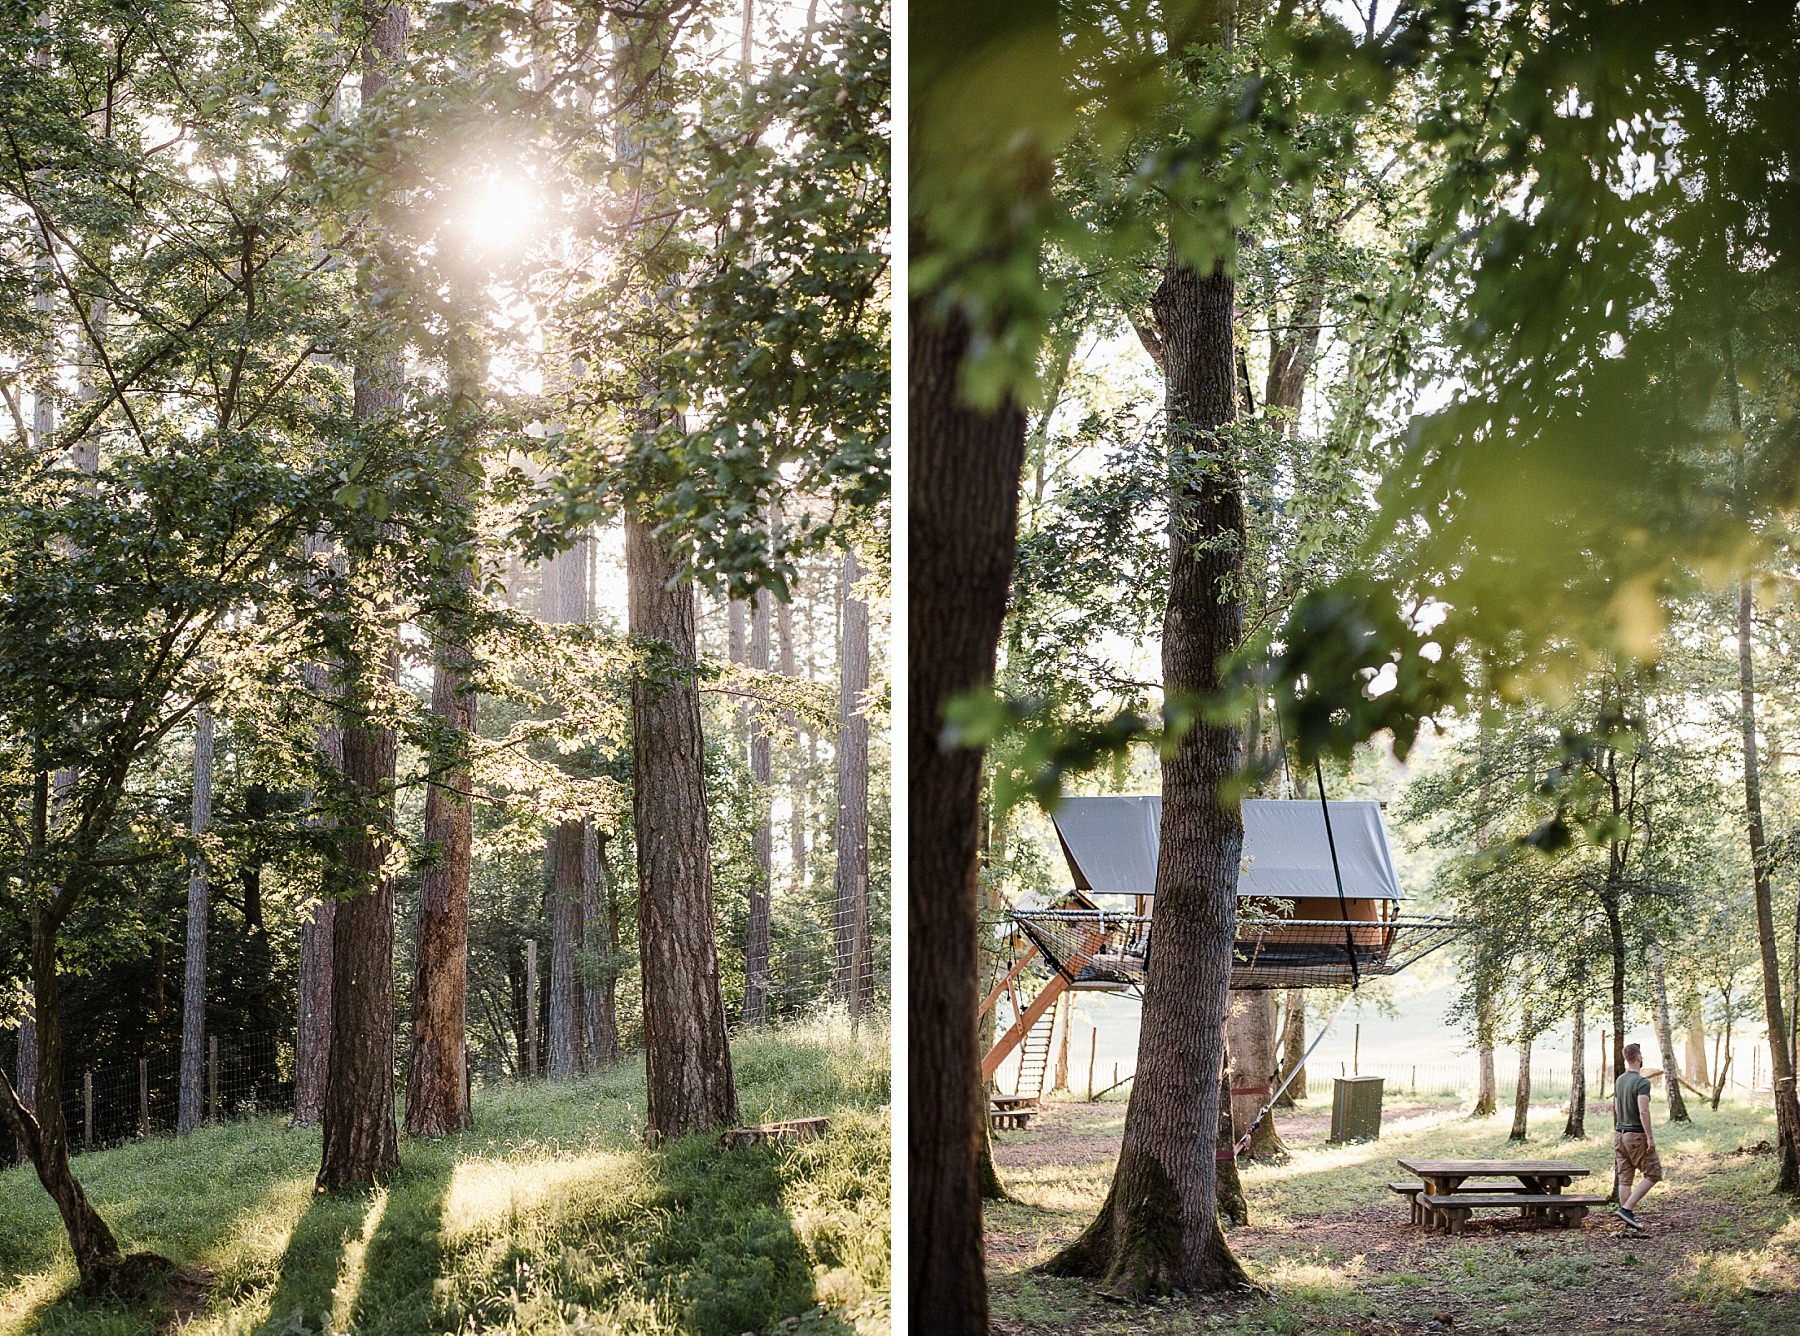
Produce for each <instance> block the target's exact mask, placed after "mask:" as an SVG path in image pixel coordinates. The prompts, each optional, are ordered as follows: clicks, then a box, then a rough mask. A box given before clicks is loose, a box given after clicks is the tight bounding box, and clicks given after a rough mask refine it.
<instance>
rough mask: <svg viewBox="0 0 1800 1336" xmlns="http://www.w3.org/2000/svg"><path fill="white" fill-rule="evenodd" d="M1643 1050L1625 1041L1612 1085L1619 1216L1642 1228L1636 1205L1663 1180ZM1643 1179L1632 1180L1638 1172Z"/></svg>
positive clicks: (1632, 1226)
mask: <svg viewBox="0 0 1800 1336" xmlns="http://www.w3.org/2000/svg"><path fill="white" fill-rule="evenodd" d="M1643 1066H1644V1050H1643V1049H1642V1048H1641V1047H1640V1046H1639V1045H1637V1044H1627V1045H1625V1070H1624V1071H1622V1072H1620V1073H1619V1079H1618V1081H1617V1082H1616V1083H1615V1084H1614V1085H1613V1171H1614V1173H1615V1174H1616V1176H1617V1177H1618V1180H1619V1206H1618V1215H1619V1219H1621V1220H1623V1221H1624V1222H1625V1223H1626V1224H1627V1225H1628V1226H1630V1227H1631V1228H1632V1229H1636V1230H1640V1231H1641V1230H1642V1229H1643V1228H1644V1227H1643V1226H1642V1225H1640V1224H1639V1223H1638V1218H1637V1215H1636V1214H1635V1208H1636V1206H1637V1204H1638V1203H1639V1202H1641V1201H1642V1200H1643V1199H1644V1194H1646V1193H1647V1192H1649V1191H1650V1189H1651V1188H1653V1187H1655V1186H1656V1185H1657V1184H1658V1183H1660V1182H1662V1176H1663V1168H1662V1160H1661V1159H1660V1158H1658V1156H1657V1154H1656V1134H1655V1132H1654V1131H1653V1130H1652V1128H1651V1122H1650V1080H1649V1078H1648V1077H1646V1076H1645V1075H1644V1073H1643ZM1639 1174H1642V1175H1643V1176H1644V1181H1643V1182H1641V1183H1637V1184H1635V1186H1634V1184H1633V1180H1634V1179H1635V1178H1636V1177H1637V1176H1638V1175H1639Z"/></svg>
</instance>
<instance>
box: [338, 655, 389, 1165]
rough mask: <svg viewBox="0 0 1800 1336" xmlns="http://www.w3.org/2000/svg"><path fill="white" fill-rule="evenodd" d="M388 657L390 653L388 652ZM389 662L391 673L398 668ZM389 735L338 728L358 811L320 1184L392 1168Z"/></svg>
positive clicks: (344, 906)
mask: <svg viewBox="0 0 1800 1336" xmlns="http://www.w3.org/2000/svg"><path fill="white" fill-rule="evenodd" d="M396 657H397V656H396ZM397 667H398V664H397V663H396V662H393V661H390V671H391V670H392V669H393V668H397ZM394 761H395V736H394V731H393V730H392V729H391V728H383V727H380V726H378V725H376V724H374V723H372V722H371V721H369V720H367V719H357V720H354V721H353V722H351V723H350V724H349V725H348V726H347V727H346V728H345V729H344V778H345V780H346V781H347V782H348V783H349V784H350V785H351V787H352V788H353V789H354V790H355V791H356V792H357V793H358V794H359V795H360V796H361V799H362V803H361V812H360V813H359V815H358V820H357V825H356V828H355V829H354V830H353V831H350V832H347V835H346V838H345V840H344V843H343V855H342V856H343V868H342V876H343V886H342V888H341V889H342V892H343V895H342V897H341V898H340V902H339V904H338V907H337V913H336V915H335V916H334V918H333V921H332V952H331V954H332V971H331V985H332V986H331V1056H330V1060H329V1062H328V1063H327V1067H326V1077H325V1107H324V1111H323V1116H322V1119H321V1122H322V1124H323V1127H324V1134H325V1135H324V1142H325V1144H324V1154H323V1156H322V1158H321V1161H320V1164H319V1180H318V1183H319V1187H320V1188H339V1187H344V1186H346V1185H348V1184H352V1183H367V1182H371V1181H373V1180H375V1179H378V1178H381V1177H382V1176H384V1175H386V1174H388V1173H390V1172H392V1171H393V1170H394V1169H396V1168H398V1167H399V1164H400V1146H399V1135H398V1131H397V1129H396V1127H395V1122H394V1024H393V1022H394V884H393V881H392V879H391V878H390V877H388V876H387V874H386V872H385V870H384V868H385V864H386V863H387V857H388V850H389V847H390V843H391V840H392V832H393V821H394V807H393V802H394V799H393V783H394Z"/></svg>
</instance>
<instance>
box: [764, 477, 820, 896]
mask: <svg viewBox="0 0 1800 1336" xmlns="http://www.w3.org/2000/svg"><path fill="white" fill-rule="evenodd" d="M770 523H771V524H772V525H773V526H774V527H775V528H776V529H780V527H781V512H780V510H779V508H776V509H773V510H772V511H771V515H770ZM797 596H798V595H797V594H796V597H797ZM775 644H776V666H777V668H778V669H779V671H780V673H781V675H782V676H783V677H785V678H787V679H788V680H790V681H792V680H794V679H795V678H797V677H798V676H799V672H798V668H797V666H796V664H795V658H794V605H793V602H792V601H791V600H790V601H788V602H785V603H777V604H776V605H775ZM781 736H782V737H783V738H784V739H786V743H785V745H786V747H787V751H788V861H789V865H790V872H789V877H788V885H789V888H790V889H791V890H792V891H793V893H794V894H795V895H800V894H802V893H804V891H805V890H806V835H807V825H806V823H807V820H808V815H809V811H810V805H809V803H808V801H807V799H808V797H809V794H808V785H807V782H806V749H805V747H804V746H802V744H801V730H800V716H799V715H798V714H797V713H795V712H794V711H793V710H783V711H782V712H781Z"/></svg>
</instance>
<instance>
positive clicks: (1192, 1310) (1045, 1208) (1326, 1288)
mask: <svg viewBox="0 0 1800 1336" xmlns="http://www.w3.org/2000/svg"><path fill="white" fill-rule="evenodd" d="M1328 1089H1329V1087H1327V1091H1328ZM1045 1107H1046V1112H1045V1113H1044V1115H1043V1116H1042V1117H1040V1118H1039V1119H1038V1120H1037V1122H1036V1123H1034V1125H1033V1126H1032V1127H1031V1129H1030V1130H1028V1131H1025V1132H1002V1133H996V1134H995V1137H994V1153H995V1159H996V1161H997V1163H998V1165H999V1168H1000V1173H1001V1176H1002V1178H1003V1179H1004V1180H1005V1182H1006V1185H1007V1187H1008V1189H1009V1191H1010V1192H1011V1193H1013V1194H1014V1197H1015V1198H1016V1200H1014V1201H1011V1202H1004V1203H998V1204H995V1203H990V1204H989V1209H988V1212H987V1246H988V1266H989V1273H990V1276H991V1278H992V1294H993V1303H994V1313H995V1322H994V1329H995V1331H996V1332H997V1333H999V1334H1000V1336H1076V1333H1081V1334H1082V1336H1114V1334H1117V1336H1123V1333H1127V1332H1129V1333H1133V1334H1134V1336H1135V1334H1137V1333H1142V1334H1144V1336H1185V1334H1186V1333H1200V1332H1220V1333H1239V1334H1241V1336H1248V1333H1263V1332H1275V1333H1293V1334H1294V1336H1328V1334H1329V1333H1345V1334H1348V1336H1423V1334H1424V1333H1432V1334H1433V1336H1442V1334H1443V1333H1447V1332H1454V1331H1465V1330H1472V1331H1491V1332H1511V1333H1541V1334H1542V1336H1562V1333H1571V1332H1581V1333H1587V1332H1592V1333H1601V1332H1607V1333H1613V1334H1614V1336H1616V1333H1617V1332H1619V1331H1621V1330H1635V1329H1639V1328H1641V1329H1643V1330H1646V1331H1661V1332H1665V1333H1675V1334H1677V1336H1686V1334H1687V1333H1696V1334H1702V1333H1703V1334H1707V1336H1711V1334H1714V1333H1717V1334H1718V1336H1723V1334H1724V1333H1737V1332H1744V1331H1770V1332H1790V1331H1792V1332H1800V1203H1796V1202H1794V1201H1792V1200H1790V1199H1786V1198H1777V1197H1774V1196H1771V1195H1770V1193H1769V1191H1768V1187H1769V1184H1770V1183H1771V1182H1772V1181H1773V1177H1774V1166H1773V1156H1772V1155H1770V1154H1768V1153H1767V1152H1766V1151H1764V1152H1760V1153H1759V1152H1758V1151H1757V1150H1756V1147H1757V1145H1758V1143H1760V1142H1769V1143H1772V1142H1773V1141H1774V1137H1775V1127H1774V1114H1773V1112H1772V1111H1769V1110H1765V1108H1764V1107H1763V1106H1762V1105H1760V1104H1751V1103H1748V1102H1739V1101H1726V1102H1725V1103H1723V1104H1721V1106H1720V1108H1719V1110H1718V1112H1716V1113H1715V1112H1713V1111H1711V1110H1710V1109H1705V1108H1700V1109H1697V1110H1696V1111H1695V1113H1694V1118H1693V1122H1692V1123H1691V1124H1690V1125H1689V1126H1686V1127H1679V1126H1667V1127H1663V1126H1661V1125H1660V1124H1659V1129H1658V1136H1657V1139H1658V1144H1659V1147H1660V1149H1661V1151H1662V1154H1663V1159H1664V1161H1665V1164H1666V1166H1667V1168H1668V1171H1669V1179H1668V1181H1667V1182H1666V1183H1665V1184H1664V1185H1663V1186H1661V1187H1658V1188H1657V1189H1656V1190H1655V1191H1653V1192H1652V1193H1651V1194H1650V1196H1649V1198H1648V1199H1647V1200H1646V1202H1645V1204H1644V1206H1643V1207H1642V1208H1641V1210H1640V1215H1641V1216H1642V1218H1643V1220H1644V1221H1645V1223H1646V1225H1647V1226H1648V1232H1647V1233H1645V1234H1643V1235H1632V1234H1630V1233H1628V1232H1627V1231H1626V1230H1625V1229H1624V1227H1623V1226H1622V1225H1620V1224H1619V1223H1618V1222H1617V1221H1616V1220H1614V1218H1613V1217H1612V1216H1611V1214H1610V1213H1599V1214H1595V1215H1591V1216H1590V1217H1589V1218H1588V1220H1587V1221H1586V1222H1585V1224H1584V1227H1583V1228H1581V1229H1579V1230H1530V1231H1527V1230H1521V1229H1516V1228H1513V1227H1511V1226H1509V1225H1497V1224H1494V1223H1478V1224H1475V1225H1474V1226H1472V1229H1471V1232H1470V1233H1469V1234H1467V1235H1465V1236H1464V1237H1462V1238H1458V1239H1447V1238H1442V1237H1437V1236H1427V1235H1425V1234H1423V1233H1422V1232H1420V1231H1418V1230H1416V1229H1414V1228H1413V1227H1412V1226H1411V1225H1410V1224H1409V1223H1408V1219H1407V1210H1406V1206H1405V1203H1404V1202H1403V1201H1402V1199H1401V1198H1399V1197H1397V1196H1395V1195H1394V1194H1393V1193H1391V1192H1389V1191H1388V1190H1387V1188H1386V1184H1387V1183H1389V1182H1391V1181H1392V1180H1394V1179H1395V1178H1397V1177H1400V1176H1401V1175H1400V1173H1399V1170H1398V1169H1397V1167H1396V1165H1395V1163H1394V1160H1395V1157H1396V1156H1398V1155H1402V1154H1407V1153H1411V1154H1415V1155H1418V1154H1425V1155H1434V1156H1441V1157H1454V1158H1478V1157H1488V1156H1491V1157H1494V1158H1501V1159H1504V1158H1523V1157H1541V1156H1555V1157H1557V1158H1566V1159H1571V1160H1574V1161H1576V1162H1577V1163H1580V1164H1584V1165H1587V1166H1589V1167H1590V1168H1592V1169H1593V1170H1594V1174H1593V1177H1592V1178H1591V1179H1590V1180H1588V1182H1589V1184H1591V1185H1592V1186H1591V1188H1588V1187H1587V1185H1583V1186H1584V1190H1591V1191H1595V1192H1600V1193H1605V1192H1607V1191H1608V1190H1609V1188H1610V1183H1611V1163H1612V1156H1611V1131H1610V1129H1611V1113H1610V1106H1609V1105H1607V1104H1604V1103H1600V1104H1595V1103H1590V1104H1589V1109H1588V1127H1589V1130H1590V1136H1589V1137H1588V1138H1587V1139H1586V1140H1584V1141H1566V1140H1564V1139H1563V1137H1562V1135H1561V1133H1562V1128H1563V1120H1564V1116H1565V1114H1564V1111H1563V1110H1562V1109H1561V1108H1559V1107H1558V1106H1556V1105H1555V1104H1553V1103H1544V1104H1538V1105H1534V1106H1533V1109H1532V1121H1531V1138H1530V1140H1529V1141H1528V1142H1527V1143H1525V1144H1524V1145H1520V1144H1517V1143H1512V1142H1509V1141H1508V1140H1507V1131H1508V1128H1509V1126H1510V1123H1511V1119H1510V1116H1507V1114H1505V1113H1503V1114H1502V1116H1500V1117H1496V1118H1491V1119H1482V1120H1471V1119H1470V1118H1468V1117H1467V1115H1466V1112H1465V1106H1464V1105H1463V1104H1461V1103H1460V1102H1459V1101H1456V1100H1453V1099H1445V1098H1418V1099H1409V1098H1402V1097H1396V1096H1393V1095H1390V1096H1389V1098H1388V1099H1387V1101H1386V1104H1385V1111H1384V1126H1383V1131H1382V1135H1381V1137H1380V1139H1379V1140H1376V1141H1371V1142H1364V1143H1360V1144H1354V1145H1344V1146H1335V1145H1331V1144H1329V1143H1328V1142H1326V1140H1325V1137H1326V1135H1327V1133H1328V1130H1329V1107H1330V1106H1329V1097H1328V1094H1326V1095H1322V1096H1315V1097H1314V1098H1312V1099H1310V1100H1308V1101H1306V1103H1305V1104H1304V1105H1303V1106H1302V1108H1301V1109H1300V1110H1299V1111H1298V1112H1297V1113H1296V1114H1294V1115H1290V1116H1286V1117H1284V1118H1282V1119H1281V1120H1280V1121H1279V1124H1278V1126H1279V1128H1280V1130H1281V1132H1282V1135H1283V1137H1284V1138H1285V1139H1286V1140H1287V1142H1288V1145H1289V1146H1290V1148H1291V1150H1292V1155H1291V1158H1289V1159H1288V1160H1286V1161H1284V1162H1282V1163H1278V1164H1267V1165H1256V1164H1251V1163H1245V1164H1244V1165H1243V1166H1242V1168H1243V1178H1244V1183H1245V1187H1246V1191H1247V1193H1248V1195H1249V1201H1250V1213H1251V1224H1250V1225H1248V1226H1246V1227H1243V1228H1240V1229H1235V1230H1233V1231H1232V1232H1231V1244H1232V1247H1233V1249H1234V1250H1235V1251H1236V1252H1237V1254H1238V1256H1239V1258H1240V1259H1242V1260H1243V1261H1244V1262H1245V1264H1246V1266H1247V1267H1248V1269H1249V1270H1250V1271H1251V1273H1252V1274H1253V1276H1254V1277H1255V1278H1256V1279H1257V1281H1258V1282H1259V1283H1261V1284H1262V1285H1264V1286H1266V1287H1268V1289H1269V1291H1270V1294H1269V1297H1268V1298H1264V1299H1244V1300H1232V1301H1219V1300H1203V1301H1186V1300H1174V1301H1169V1302H1166V1303H1162V1304H1158V1305H1154V1306H1150V1307H1146V1308H1136V1307H1123V1306H1120V1305H1118V1304H1116V1303H1112V1302H1109V1301H1107V1300H1104V1299H1102V1298H1100V1297H1099V1296H1098V1295H1096V1293H1095V1292H1094V1291H1093V1290H1092V1289H1091V1288H1089V1287H1088V1286H1087V1285H1085V1284H1082V1283H1078V1282H1073V1281H1064V1280H1055V1279H1051V1278H1048V1277H1043V1276H1038V1275H1033V1274H1031V1272H1030V1268H1031V1267H1033V1266H1035V1265H1036V1264H1038V1263H1040V1262H1042V1261H1043V1260H1045V1259H1046V1258H1048V1257H1049V1256H1050V1255H1051V1254H1052V1253H1053V1252H1055V1251H1056V1249H1057V1248H1058V1247H1060V1246H1061V1245H1063V1244H1064V1243H1067V1242H1068V1241H1069V1240H1071V1239H1073V1238H1074V1237H1075V1235H1076V1234H1077V1233H1078V1232H1079V1231H1080V1230H1081V1228H1082V1227H1083V1226H1084V1225H1086V1224H1087V1222H1088V1220H1089V1219H1091V1218H1092V1215H1093V1213H1094V1211H1095V1210H1096V1209H1097V1208H1098V1206H1099V1204H1100V1202H1101V1200H1102V1199H1103V1197H1104V1195H1105V1191H1106V1186H1107V1183H1108V1182H1109V1180H1110V1178H1111V1174H1112V1168H1113V1160H1114V1157H1115V1155H1116V1154H1117V1151H1118V1144H1119V1136H1120V1133H1121V1131H1122V1129H1123V1126H1124V1118H1125V1103H1124V1100H1123V1098H1122V1097H1120V1098H1115V1099H1108V1100H1105V1101H1102V1102H1100V1103H1098V1104H1088V1103H1086V1102H1085V1101H1082V1100H1074V1101H1064V1100H1053V1101H1048V1102H1047V1103H1046V1106H1045ZM1659 1108H1660V1105H1659ZM1483 1214H1488V1213H1478V1215H1477V1217H1476V1219H1477V1221H1480V1220H1481V1219H1482V1218H1483ZM1495 1214H1497V1213H1495ZM1490 1218H1493V1216H1492V1215H1490Z"/></svg>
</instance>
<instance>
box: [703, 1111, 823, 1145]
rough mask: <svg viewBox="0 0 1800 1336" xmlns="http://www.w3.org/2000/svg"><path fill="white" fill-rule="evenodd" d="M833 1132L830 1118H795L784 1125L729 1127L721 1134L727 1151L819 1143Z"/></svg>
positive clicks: (722, 1143) (764, 1124) (760, 1124)
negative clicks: (742, 1147) (806, 1142)
mask: <svg viewBox="0 0 1800 1336" xmlns="http://www.w3.org/2000/svg"><path fill="white" fill-rule="evenodd" d="M830 1130H831V1119H829V1118H793V1119H789V1120H788V1121H787V1122H784V1123H758V1124H757V1125H756V1126H755V1127H728V1128H726V1129H725V1131H723V1132H721V1133H720V1134H719V1144H720V1145H721V1146H723V1147H725V1149H726V1150H736V1149H737V1148H738V1147H740V1146H779V1145H788V1144H790V1143H793V1142H797V1141H817V1140H818V1139H819V1138H820V1137H822V1136H824V1135H825V1134H826V1133H827V1132H829V1131H830Z"/></svg>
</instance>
